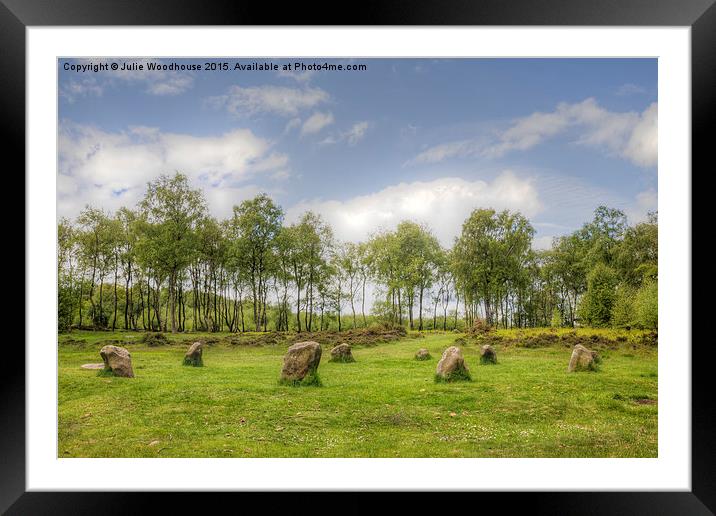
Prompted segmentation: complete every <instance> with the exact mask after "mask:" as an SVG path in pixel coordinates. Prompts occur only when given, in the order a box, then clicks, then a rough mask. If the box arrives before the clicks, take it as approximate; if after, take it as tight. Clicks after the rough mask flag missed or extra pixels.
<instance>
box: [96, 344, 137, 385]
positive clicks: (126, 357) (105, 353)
mask: <svg viewBox="0 0 716 516" xmlns="http://www.w3.org/2000/svg"><path fill="white" fill-rule="evenodd" d="M99 354H100V356H101V357H102V360H103V361H104V370H105V372H110V371H111V372H112V374H114V376H124V377H126V378H134V371H133V370H132V357H131V356H130V354H129V351H127V350H126V349H125V348H121V347H119V346H113V345H111V344H108V345H107V346H105V347H103V348H102V349H101V350H100V351H99Z"/></svg>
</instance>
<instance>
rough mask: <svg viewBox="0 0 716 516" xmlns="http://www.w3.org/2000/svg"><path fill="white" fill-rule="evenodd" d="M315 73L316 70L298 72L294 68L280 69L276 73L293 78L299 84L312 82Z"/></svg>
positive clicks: (279, 75)
mask: <svg viewBox="0 0 716 516" xmlns="http://www.w3.org/2000/svg"><path fill="white" fill-rule="evenodd" d="M315 74H316V71H315V70H306V71H303V72H296V71H293V70H279V71H278V72H276V75H277V76H278V77H282V78H286V79H293V80H294V81H296V82H297V83H299V84H308V83H309V82H311V79H312V78H313V76H314V75H315Z"/></svg>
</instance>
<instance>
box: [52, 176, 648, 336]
mask: <svg viewBox="0 0 716 516" xmlns="http://www.w3.org/2000/svg"><path fill="white" fill-rule="evenodd" d="M534 233H535V231H534V228H533V227H532V225H531V224H530V222H529V220H528V219H527V218H525V217H524V216H523V215H521V214H520V213H516V212H510V211H501V212H497V211H495V210H493V209H476V210H474V211H473V212H472V213H471V215H470V216H469V217H468V218H467V219H466V220H465V221H464V223H463V226H462V231H461V233H460V235H459V236H458V237H457V238H456V239H455V242H454V245H453V246H452V248H451V249H445V248H443V247H442V246H441V245H440V243H439V241H438V240H437V238H436V237H435V236H434V235H433V234H432V232H431V231H430V229H429V228H428V227H427V226H425V225H422V224H417V223H415V222H412V221H407V220H406V221H403V222H400V223H399V224H398V225H397V227H396V229H395V230H393V231H381V232H378V233H376V234H373V235H371V236H370V238H369V239H368V240H366V241H365V242H361V243H352V242H339V241H338V240H337V239H336V237H335V235H334V233H333V230H332V228H331V227H330V225H329V224H328V223H327V222H326V221H325V220H323V219H322V218H321V217H320V215H318V214H316V213H313V212H310V211H309V212H306V213H304V214H303V215H302V216H301V217H300V219H299V220H298V221H297V222H295V223H293V224H289V225H287V224H285V223H284V212H283V210H282V209H281V207H280V206H278V205H276V204H275V203H274V202H273V200H272V199H271V198H270V197H269V196H267V195H265V194H261V195H258V196H256V197H255V198H253V199H250V200H246V201H243V202H241V203H240V204H239V205H237V206H234V207H233V213H232V215H231V216H230V217H229V218H227V219H225V220H217V219H216V218H214V217H212V216H210V215H209V213H208V208H207V205H206V201H205V199H204V196H203V194H202V192H201V191H200V190H197V189H192V188H191V187H190V185H189V183H188V180H187V178H186V176H184V175H183V174H179V173H177V174H175V175H173V176H168V175H163V176H160V177H159V178H158V179H156V180H154V181H152V182H150V183H148V185H147V190H146V193H145V196H144V198H143V199H142V200H141V201H140V202H139V203H138V205H137V206H136V207H135V208H134V209H129V208H121V209H119V210H118V211H117V212H116V213H114V214H108V213H106V212H104V211H103V210H101V209H98V208H94V207H91V206H87V207H86V208H85V209H84V210H83V211H82V212H81V213H80V215H79V216H78V217H77V218H76V219H75V220H74V221H70V220H68V219H62V220H60V221H59V223H58V328H59V330H60V331H68V330H70V329H72V328H92V329H112V330H115V329H125V330H151V331H171V332H184V331H210V332H218V331H229V332H246V331H271V330H275V331H297V332H302V331H317V330H318V331H322V330H338V331H341V330H343V329H345V328H357V327H366V326H369V325H370V324H372V323H375V322H382V323H388V324H394V325H396V324H397V325H403V326H407V327H409V328H410V329H417V330H426V329H441V330H451V329H456V328H457V329H464V328H465V327H469V326H471V325H473V324H474V323H475V322H476V321H477V320H481V321H483V322H485V323H487V324H489V325H491V326H497V327H504V328H512V327H520V328H523V327H535V326H575V325H576V324H582V325H590V326H619V327H632V326H633V327H642V328H656V327H657V272H658V269H657V263H658V222H657V216H656V214H655V213H652V214H650V215H649V218H648V220H647V221H646V222H642V223H639V224H636V225H634V226H629V225H628V224H627V218H626V216H625V215H624V213H623V212H622V211H620V210H616V209H612V208H607V207H605V206H600V207H598V208H597V209H596V210H595V212H594V218H593V220H591V221H589V222H587V223H585V224H584V225H583V226H582V227H581V228H580V229H579V230H577V231H575V232H573V233H571V234H568V235H564V236H561V237H557V238H554V239H553V242H552V247H551V249H548V250H534V249H532V239H533V236H534ZM371 292H373V295H372V296H369V294H370V293H371ZM369 297H372V298H373V299H375V301H374V302H373V303H372V304H371V306H366V303H367V302H369V301H370V300H369V299H368V298H369Z"/></svg>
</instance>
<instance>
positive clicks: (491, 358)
mask: <svg viewBox="0 0 716 516" xmlns="http://www.w3.org/2000/svg"><path fill="white" fill-rule="evenodd" d="M480 363H481V364H496V363H497V353H496V352H495V348H493V347H492V346H490V345H489V344H485V345H484V346H482V347H481V348H480Z"/></svg>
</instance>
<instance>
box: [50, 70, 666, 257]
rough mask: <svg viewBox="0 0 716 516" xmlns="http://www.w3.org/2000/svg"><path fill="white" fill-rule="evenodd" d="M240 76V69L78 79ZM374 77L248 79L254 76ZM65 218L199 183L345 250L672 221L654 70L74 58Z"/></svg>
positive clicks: (65, 144)
mask: <svg viewBox="0 0 716 516" xmlns="http://www.w3.org/2000/svg"><path fill="white" fill-rule="evenodd" d="M208 61H210V62H227V63H229V67H230V69H229V70H227V71H209V70H200V71H160V72H156V71H125V72H122V71H121V70H118V71H111V70H107V71H100V72H96V73H95V72H76V71H71V70H65V63H68V64H75V65H76V64H89V63H100V62H106V63H111V62H116V63H118V64H120V65H121V64H122V63H123V62H125V63H141V64H144V65H145V67H146V65H147V62H152V63H156V62H159V63H164V64H169V63H177V64H200V65H204V64H205V63H206V62H208ZM296 61H303V62H304V63H306V64H310V63H314V62H315V63H324V62H327V63H331V64H342V65H344V66H345V65H350V64H364V65H366V70H361V71H356V70H352V71H345V70H343V71H327V70H319V71H312V72H311V71H309V72H296V71H294V70H291V71H283V70H281V71H279V72H275V71H245V70H242V71H235V70H233V69H231V68H233V66H234V64H235V63H236V62H240V63H242V64H247V63H252V62H258V63H267V62H271V63H275V64H278V65H279V67H282V65H284V64H286V63H294V62H296ZM58 65H59V72H58V73H59V84H58V93H59V98H58V105H59V108H58V110H59V113H58V115H59V121H60V129H59V132H60V135H59V154H60V156H59V168H60V170H59V176H58V212H59V214H60V215H61V216H69V217H73V216H76V215H77V214H78V213H79V211H80V210H81V209H82V208H83V207H84V205H85V204H92V205H95V206H97V207H101V208H104V209H106V210H108V211H110V210H114V209H116V208H118V207H120V206H122V205H127V206H134V205H135V204H136V202H137V200H138V199H140V198H141V196H142V194H143V191H144V187H145V185H146V182H147V181H149V180H151V179H153V178H155V177H157V176H158V175H159V174H161V173H171V172H173V171H174V170H181V171H183V172H185V173H186V174H187V175H188V176H189V177H190V179H191V181H192V184H194V185H195V186H198V187H201V188H202V189H204V191H205V193H206V197H207V201H208V205H209V208H210V210H211V211H212V213H213V214H215V215H216V216H218V217H225V216H227V215H228V214H229V213H230V212H231V206H232V205H233V204H238V203H239V202H240V201H241V200H243V199H245V198H248V197H251V196H253V195H255V194H256V193H258V192H261V191H265V192H267V193H269V194H270V195H271V196H272V197H274V199H275V200H276V201H277V202H278V203H279V204H281V205H282V206H283V207H284V209H285V210H286V213H287V221H289V222H290V221H292V220H295V219H296V218H297V217H298V216H299V215H300V213H301V212H303V211H304V210H307V209H311V210H314V211H317V212H319V213H321V214H322V215H323V216H324V217H325V218H326V219H327V220H328V221H329V222H331V224H333V226H334V228H335V230H336V233H337V236H338V237H339V238H341V239H343V240H360V239H363V238H365V237H367V236H368V235H369V234H370V233H371V232H372V231H375V230H377V229H380V228H388V229H389V228H391V227H393V226H394V225H396V224H397V223H398V222H399V221H400V220H402V219H404V218H411V219H413V220H417V221H420V222H425V223H427V224H428V225H429V226H430V227H431V228H432V229H433V231H434V232H435V233H436V234H437V236H438V237H439V238H440V240H441V241H442V242H443V243H444V244H445V245H450V243H451V242H452V239H453V238H454V236H455V235H456V234H457V233H458V232H459V230H460V225H461V223H462V220H464V218H465V217H466V216H467V215H469V213H470V211H472V210H473V209H475V208H478V207H494V208H497V209H503V208H508V209H512V210H519V211H521V212H522V213H524V214H525V215H527V216H528V217H529V218H530V220H531V221H532V222H533V224H534V226H535V229H536V230H537V235H536V236H537V238H536V241H535V246H536V247H545V246H546V245H548V242H549V240H550V239H551V237H552V236H554V235H559V234H564V233H566V232H569V231H571V230H573V229H575V228H576V227H578V226H580V225H581V224H582V223H583V222H585V221H586V220H588V219H589V218H590V216H591V213H592V211H593V210H594V208H595V207H596V206H598V205H599V204H608V205H610V206H614V207H618V208H621V209H623V210H624V211H625V212H626V213H627V214H628V215H629V217H630V219H631V220H632V221H633V222H636V221H639V220H641V219H642V218H643V217H644V216H645V214H646V212H647V211H649V210H654V209H656V192H657V172H656V135H657V132H656V124H657V62H656V60H655V59H354V60H325V59H310V60H295V59H291V60H278V59H274V60H266V59H244V58H242V59H221V60H205V59H199V60H194V59H190V60H189V59H163V60H152V59H109V60H105V59H103V60H99V59H97V60H92V59H83V60H69V61H65V60H59V63H58Z"/></svg>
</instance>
